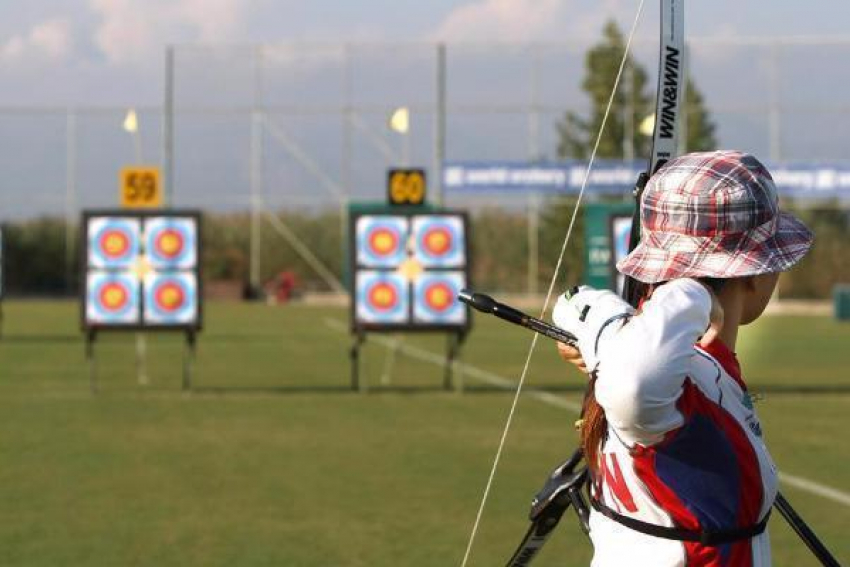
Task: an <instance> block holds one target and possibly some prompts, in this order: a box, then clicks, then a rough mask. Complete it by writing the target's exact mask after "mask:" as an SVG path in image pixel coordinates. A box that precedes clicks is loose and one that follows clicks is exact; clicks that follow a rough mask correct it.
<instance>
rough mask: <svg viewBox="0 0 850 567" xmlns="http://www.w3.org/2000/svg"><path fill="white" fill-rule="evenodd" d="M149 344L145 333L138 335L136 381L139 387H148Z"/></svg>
mask: <svg viewBox="0 0 850 567" xmlns="http://www.w3.org/2000/svg"><path fill="white" fill-rule="evenodd" d="M147 358H148V343H147V338H146V337H145V335H144V334H143V333H136V381H137V382H138V384H139V386H147V385H148V383H149V380H148V370H147Z"/></svg>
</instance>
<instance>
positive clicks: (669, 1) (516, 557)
mask: <svg viewBox="0 0 850 567" xmlns="http://www.w3.org/2000/svg"><path fill="white" fill-rule="evenodd" d="M660 4H661V28H660V29H661V42H660V56H659V72H658V93H657V102H656V120H655V126H654V134H653V143H652V153H651V156H650V159H649V164H648V167H647V171H646V172H644V173H642V174H641V176H640V177H639V178H638V181H637V183H636V185H635V192H634V193H635V197H636V199H640V194H641V192H642V190H643V187H644V186H645V185H646V181H647V180H648V179H649V176H650V175H651V174H652V173H653V172H654V171H655V170H656V169H657V168H658V167H660V165H661V164H663V161H666V160H669V159H670V158H672V157H673V155H674V152H675V151H676V148H677V146H678V144H677V140H678V131H679V128H678V123H679V119H680V115H681V112H680V106H681V104H682V100H683V94H684V93H683V91H684V0H660ZM643 6H644V0H641V3H640V5H639V7H638V11H637V14H636V15H635V19H634V22H633V24H632V28H631V31H630V33H629V37H628V41H627V42H626V47H625V50H624V52H623V58H622V60H621V61H620V66H619V69H618V71H617V76H616V78H615V80H614V86H613V88H612V90H611V94H610V97H609V99H608V105H607V107H606V110H605V114H604V116H603V119H602V123H601V125H600V129H599V132H598V133H597V136H596V142H595V144H594V147H593V150H592V151H591V154H590V159H589V160H588V165H587V169H586V170H585V175H584V181H583V182H582V186H581V189H580V191H579V194H578V198H577V200H576V206H575V209H574V210H573V214H572V218H571V219H570V223H569V226H568V228H567V234H566V236H565V238H564V242H563V245H562V246H561V251H560V255H559V257H558V262H557V264H556V266H555V270H554V274H553V276H552V280H551V281H550V284H549V288H548V291H547V294H546V300H545V302H544V305H543V308H542V310H541V314H540V318H541V319H542V317H543V315H544V314H545V312H546V311H547V309H548V306H549V301H550V299H551V297H552V291H553V289H554V285H555V282H556V280H557V277H558V274H559V273H560V268H561V264H562V262H563V258H564V253H565V251H566V248H567V244H568V242H569V240H570V236H571V235H572V231H573V227H574V225H575V220H576V218H577V215H578V211H579V208H580V207H581V200H582V197H583V195H584V190H585V187H586V186H587V181H588V179H589V177H590V172H591V170H592V168H593V162H594V160H595V157H596V153H597V150H598V148H599V142H600V140H601V138H602V133H603V131H604V129H605V124H606V122H607V118H608V115H609V113H610V110H611V106H612V104H613V101H614V96H615V95H616V92H617V87H618V86H619V83H620V77H621V76H622V73H623V68H624V67H625V64H626V62H627V61H628V57H629V51H630V48H631V43H632V39H633V38H634V35H635V30H636V29H637V25H638V22H639V20H640V16H641V13H642V12H643ZM638 202H639V201H638ZM639 215H640V210H639V208H636V211H635V219H636V220H635V221H634V222H633V225H632V231H633V232H632V239H631V243H632V245H634V243H636V242H637V241H638V240H639V239H640V233H639V232H638V233H637V235H636V236H635V232H634V230H635V227H637V230H638V231H639V226H640V222H639ZM537 337H538V334H537V333H535V334H534V336H533V338H532V341H531V346H530V348H529V352H528V356H527V358H526V361H525V365H524V366H523V370H522V374H521V375H520V379H519V383H518V385H517V389H516V391H515V393H514V397H513V402H512V404H511V408H510V411H509V413H508V418H507V421H506V423H505V427H504V429H503V432H502V437H501V439H500V441H499V447H498V449H497V450H496V456H495V458H494V460H493V465H492V468H491V470H490V476H489V478H488V480H487V484H486V486H485V489H484V494H483V496H482V499H481V504H480V506H479V508H478V513H477V515H476V518H475V522H474V524H473V527H472V532H471V534H470V537H469V541H468V543H467V547H466V552H465V553H464V556H463V560H462V562H461V567H466V564H467V561H468V559H469V555H470V552H471V550H472V545H473V542H474V540H475V535H476V533H477V531H478V526H479V523H480V521H481V516H482V513H483V511H484V507H485V504H486V502H487V497H488V496H489V493H490V488H491V486H492V482H493V478H494V476H495V473H496V468H497V467H498V464H499V460H500V458H501V454H502V449H503V447H504V443H505V439H506V438H507V434H508V431H509V430H510V426H511V423H512V420H513V415H514V412H515V410H516V406H517V402H518V400H519V396H520V394H521V392H522V386H523V384H524V382H525V376H526V373H527V371H528V366H529V363H530V361H531V356H532V354H533V352H534V347H535V346H536V344H537ZM581 460H582V454H581V450H580V449H579V450H577V451H576V452H575V453H574V454H573V456H572V457H571V458H570V459H568V460H567V461H566V462H564V463H563V464H561V465H560V466H559V467H557V468H556V469H555V471H554V472H553V473H552V474H551V475H550V477H549V480H548V481H547V483H546V486H545V487H544V489H543V490H542V491H541V492H540V493H539V494H538V495H537V497H536V498H535V499H534V502H533V503H532V510H531V514H530V519H531V522H532V523H531V527H530V528H529V529H528V531H527V532H526V534H525V537H524V538H523V540H522V542H521V543H520V545H519V547H518V548H517V550H516V552H515V553H514V554H513V556H512V557H511V559H510V560H509V562H508V565H509V567H513V566H516V567H519V566H524V565H528V564H529V563H530V562H531V560H532V559H533V558H534V557H536V555H537V553H538V552H539V551H540V549H541V548H542V547H543V544H545V542H546V540H547V538H548V537H549V535H550V534H551V533H552V530H553V529H554V528H555V526H556V525H557V524H558V522H559V521H560V519H561V516H562V515H563V513H564V512H565V511H566V509H567V508H568V507H569V506H570V505H571V504H572V505H573V508H574V510H575V511H576V513H577V514H578V517H579V523H580V525H581V526H582V529H583V530H584V531H585V533H587V531H588V526H587V517H588V514H589V512H588V509H587V505H586V504H585V502H584V500H583V498H582V495H581V487H582V485H584V483H585V481H586V479H587V471H586V468H584V467H582V468H581V469H580V470H578V471H576V467H578V465H579V464H580V462H581Z"/></svg>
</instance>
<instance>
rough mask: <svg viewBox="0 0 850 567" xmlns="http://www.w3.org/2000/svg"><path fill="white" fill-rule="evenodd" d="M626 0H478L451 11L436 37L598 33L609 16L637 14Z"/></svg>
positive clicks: (512, 38) (547, 37) (515, 38)
mask: <svg viewBox="0 0 850 567" xmlns="http://www.w3.org/2000/svg"><path fill="white" fill-rule="evenodd" d="M634 8H635V5H634V4H633V2H624V1H623V0H534V1H529V0H477V1H476V2H473V3H471V4H466V5H463V6H460V7H459V8H456V9H454V10H452V11H451V12H449V14H448V15H447V16H446V17H445V18H444V19H443V21H442V22H441V23H440V24H439V26H437V28H436V29H435V30H434V31H433V32H431V33H430V34H429V39H431V40H435V41H507V42H522V41H551V40H565V39H570V38H571V37H575V36H576V35H580V36H582V37H583V38H587V37H593V36H597V35H598V34H599V31H600V29H601V28H602V24H603V23H604V22H605V20H607V19H609V18H612V17H615V18H617V19H618V21H625V20H630V19H631V18H632V16H634Z"/></svg>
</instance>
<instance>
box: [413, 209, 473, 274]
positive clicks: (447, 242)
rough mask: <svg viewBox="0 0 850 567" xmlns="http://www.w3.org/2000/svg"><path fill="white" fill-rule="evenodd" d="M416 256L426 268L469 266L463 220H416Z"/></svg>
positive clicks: (442, 217)
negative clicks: (467, 263) (466, 264)
mask: <svg viewBox="0 0 850 567" xmlns="http://www.w3.org/2000/svg"><path fill="white" fill-rule="evenodd" d="M412 233H413V241H414V256H415V257H416V259H418V260H419V261H420V262H421V263H422V265H423V266H424V267H426V268H460V267H463V265H464V264H465V263H466V251H465V248H466V243H465V235H464V229H463V220H462V219H461V218H460V217H458V216H448V215H427V216H424V215H423V216H417V217H414V218H413V227H412Z"/></svg>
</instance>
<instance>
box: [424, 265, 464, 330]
mask: <svg viewBox="0 0 850 567" xmlns="http://www.w3.org/2000/svg"><path fill="white" fill-rule="evenodd" d="M465 286H466V277H465V276H464V274H463V272H432V273H427V274H424V275H422V276H421V277H420V278H419V279H417V280H416V283H415V284H414V285H413V320H414V321H415V322H416V323H425V324H439V325H462V324H464V323H466V306H464V304H463V303H461V302H460V301H458V299H457V294H458V292H460V290H461V289H463V288H464V287H465Z"/></svg>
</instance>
